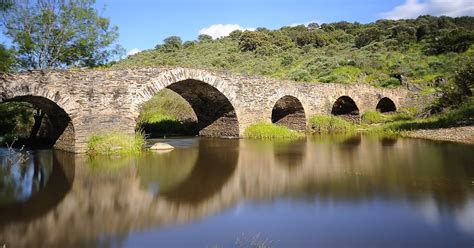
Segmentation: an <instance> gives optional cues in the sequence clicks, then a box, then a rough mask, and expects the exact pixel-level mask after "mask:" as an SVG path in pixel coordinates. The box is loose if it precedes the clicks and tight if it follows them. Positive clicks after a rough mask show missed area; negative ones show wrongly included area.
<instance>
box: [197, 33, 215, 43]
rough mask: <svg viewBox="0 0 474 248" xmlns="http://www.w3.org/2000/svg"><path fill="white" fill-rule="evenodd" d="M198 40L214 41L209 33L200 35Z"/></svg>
mask: <svg viewBox="0 0 474 248" xmlns="http://www.w3.org/2000/svg"><path fill="white" fill-rule="evenodd" d="M198 41H199V42H209V41H212V36H210V35H207V34H201V35H199V36H198Z"/></svg>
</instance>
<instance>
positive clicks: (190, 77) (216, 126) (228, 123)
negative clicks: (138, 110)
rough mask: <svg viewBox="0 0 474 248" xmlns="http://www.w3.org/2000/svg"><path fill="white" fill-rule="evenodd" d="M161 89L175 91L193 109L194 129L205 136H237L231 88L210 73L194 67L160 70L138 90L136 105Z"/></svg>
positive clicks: (232, 90)
mask: <svg viewBox="0 0 474 248" xmlns="http://www.w3.org/2000/svg"><path fill="white" fill-rule="evenodd" d="M164 88H168V89H170V90H172V91H174V92H176V93H178V94H179V95H180V96H181V97H182V98H184V99H185V100H186V101H187V102H188V103H189V104H190V105H191V107H192V108H193V110H194V112H195V114H196V116H197V121H198V130H199V131H198V132H199V135H201V136H208V137H238V136H239V131H240V130H239V121H238V117H237V112H236V110H235V108H234V106H235V103H234V97H235V96H234V94H235V90H234V89H231V86H230V85H229V83H228V82H227V81H225V80H222V79H220V78H218V77H216V76H214V75H212V74H211V73H208V72H205V71H202V70H194V69H184V68H179V69H173V70H169V71H165V72H163V73H160V75H159V76H158V77H157V78H155V79H153V80H151V82H150V83H149V84H148V86H147V87H146V88H145V89H144V90H143V91H142V92H140V93H139V95H140V96H142V98H141V99H140V100H139V102H138V103H137V105H138V106H140V105H141V104H143V103H144V102H146V101H148V100H149V99H150V98H151V97H153V96H154V95H155V94H157V93H158V92H159V91H161V90H162V89H164Z"/></svg>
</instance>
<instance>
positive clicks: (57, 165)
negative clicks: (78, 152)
mask: <svg viewBox="0 0 474 248" xmlns="http://www.w3.org/2000/svg"><path fill="white" fill-rule="evenodd" d="M32 156H33V159H31V160H29V161H32V163H29V164H28V165H27V166H23V167H24V168H23V169H21V171H26V172H28V171H29V173H25V172H20V176H19V179H20V180H19V181H18V180H13V181H14V182H13V184H16V185H15V186H13V187H19V188H25V187H28V186H29V191H28V195H27V196H22V197H24V198H20V199H18V197H17V196H16V195H14V196H13V199H14V200H16V201H9V202H3V203H2V204H1V205H0V224H1V223H5V222H10V221H19V220H31V219H35V218H38V217H40V216H42V215H43V214H45V213H47V212H49V211H50V210H51V209H52V208H54V207H55V206H56V205H58V204H59V203H60V202H61V200H62V199H63V198H64V197H65V195H66V194H67V192H68V191H69V190H70V189H71V185H72V180H73V179H74V160H73V159H71V156H70V154H68V153H64V152H59V151H55V152H54V154H53V152H51V151H48V152H37V153H36V154H33V155H32ZM9 176H12V175H11V174H10V175H9ZM25 182H27V183H25ZM19 184H21V185H20V186H18V185H19ZM28 184H30V185H28ZM22 191H23V190H22ZM4 192H5V190H4V189H2V193H4ZM13 194H15V193H13ZM0 229H1V225H0Z"/></svg>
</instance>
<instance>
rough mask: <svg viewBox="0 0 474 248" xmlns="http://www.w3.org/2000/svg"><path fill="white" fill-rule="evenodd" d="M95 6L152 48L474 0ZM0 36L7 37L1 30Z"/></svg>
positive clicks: (454, 6)
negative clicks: (173, 40) (174, 39)
mask: <svg viewBox="0 0 474 248" xmlns="http://www.w3.org/2000/svg"><path fill="white" fill-rule="evenodd" d="M96 7H97V8H98V9H100V10H102V9H103V10H102V11H101V14H102V15H103V16H106V17H109V18H110V19H111V22H112V24H113V25H116V26H118V27H119V32H120V37H119V41H118V43H119V44H121V45H122V46H123V47H124V48H125V49H126V50H127V51H128V52H130V51H132V50H134V51H138V50H145V49H150V48H153V47H154V46H155V45H156V44H158V43H161V42H162V40H163V39H164V38H166V37H168V36H171V35H177V36H180V37H181V38H182V39H183V40H194V39H196V38H197V36H198V35H199V33H200V32H201V33H206V34H211V35H213V36H214V37H218V36H222V35H226V34H228V33H229V32H230V31H232V30H234V29H236V28H239V29H252V28H257V27H266V28H270V29H276V28H280V27H282V26H288V25H292V24H301V23H303V24H304V23H309V22H313V21H316V22H318V23H322V22H334V21H342V20H345V21H358V22H362V23H368V22H372V21H375V20H377V19H381V18H389V19H400V18H416V17H417V16H419V15H421V14H431V15H449V16H461V15H471V16H474V0H327V1H323V0H201V1H193V0H167V1H164V0H97V3H96ZM218 24H222V25H218ZM231 24H232V25H231ZM0 41H6V40H5V39H4V37H2V36H1V35H0ZM7 43H8V42H7Z"/></svg>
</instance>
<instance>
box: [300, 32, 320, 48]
mask: <svg viewBox="0 0 474 248" xmlns="http://www.w3.org/2000/svg"><path fill="white" fill-rule="evenodd" d="M326 43H327V42H326V39H325V36H324V34H323V32H317V31H305V32H300V33H299V34H298V36H297V37H296V44H297V45H298V46H300V47H303V46H306V45H312V46H314V47H322V46H324V45H325V44H326Z"/></svg>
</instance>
